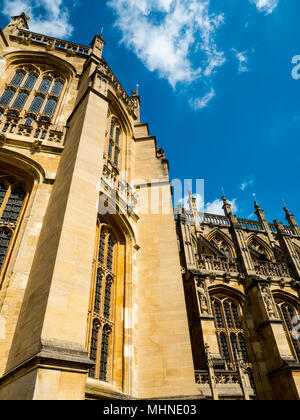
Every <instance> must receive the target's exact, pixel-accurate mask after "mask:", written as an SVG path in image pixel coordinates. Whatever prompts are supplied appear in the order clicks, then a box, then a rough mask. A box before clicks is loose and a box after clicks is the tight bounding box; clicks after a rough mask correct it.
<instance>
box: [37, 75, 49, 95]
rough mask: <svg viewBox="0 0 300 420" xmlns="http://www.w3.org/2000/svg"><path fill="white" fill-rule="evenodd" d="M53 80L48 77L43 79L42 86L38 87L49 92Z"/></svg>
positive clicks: (44, 91) (40, 90)
mask: <svg viewBox="0 0 300 420" xmlns="http://www.w3.org/2000/svg"><path fill="white" fill-rule="evenodd" d="M51 83H52V80H51V79H49V78H48V77H47V78H45V79H43V80H42V83H41V84H40V87H39V88H38V91H39V92H43V93H47V92H49V89H50V86H51Z"/></svg>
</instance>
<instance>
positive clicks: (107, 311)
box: [103, 277, 112, 319]
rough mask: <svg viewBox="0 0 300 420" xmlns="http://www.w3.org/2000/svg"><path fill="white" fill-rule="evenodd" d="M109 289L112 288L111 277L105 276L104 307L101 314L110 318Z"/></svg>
mask: <svg viewBox="0 0 300 420" xmlns="http://www.w3.org/2000/svg"><path fill="white" fill-rule="evenodd" d="M111 289H112V278H111V277H107V278H106V282H105V297H104V308H103V316H104V318H107V319H109V318H110V310H111Z"/></svg>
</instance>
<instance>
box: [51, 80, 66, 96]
mask: <svg viewBox="0 0 300 420" xmlns="http://www.w3.org/2000/svg"><path fill="white" fill-rule="evenodd" d="M63 87H64V85H63V83H62V82H55V83H54V85H53V88H52V91H51V93H53V95H57V96H59V95H60V94H61V92H62V90H63Z"/></svg>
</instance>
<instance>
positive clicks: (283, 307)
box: [277, 300, 300, 362]
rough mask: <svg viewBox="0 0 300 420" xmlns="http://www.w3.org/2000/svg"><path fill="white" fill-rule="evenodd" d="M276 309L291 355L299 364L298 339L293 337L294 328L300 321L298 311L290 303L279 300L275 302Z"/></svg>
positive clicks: (299, 311)
mask: <svg viewBox="0 0 300 420" xmlns="http://www.w3.org/2000/svg"><path fill="white" fill-rule="evenodd" d="M277 308H278V309H279V315H280V318H281V320H282V321H283V325H284V329H285V332H286V336H287V338H288V341H289V344H290V348H291V350H292V353H293V354H294V357H295V358H296V360H297V361H298V362H300V338H298V339H296V338H295V337H294V335H293V332H294V328H295V326H296V325H297V324H298V322H299V319H300V310H299V308H296V307H295V306H294V305H292V304H291V303H287V302H283V301H280V300H277Z"/></svg>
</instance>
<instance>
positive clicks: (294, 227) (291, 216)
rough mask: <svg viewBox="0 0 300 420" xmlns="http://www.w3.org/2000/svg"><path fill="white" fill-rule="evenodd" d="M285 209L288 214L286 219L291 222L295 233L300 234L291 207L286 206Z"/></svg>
mask: <svg viewBox="0 0 300 420" xmlns="http://www.w3.org/2000/svg"><path fill="white" fill-rule="evenodd" d="M283 210H284V211H285V214H286V220H287V221H288V222H289V225H290V227H291V228H292V229H293V230H294V231H295V233H296V234H297V235H298V236H300V229H299V226H298V224H297V222H296V219H295V216H293V215H292V214H291V212H290V211H289V209H288V208H287V207H284V209H283Z"/></svg>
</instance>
